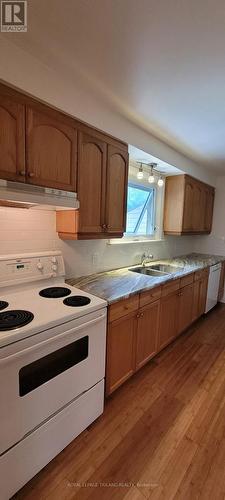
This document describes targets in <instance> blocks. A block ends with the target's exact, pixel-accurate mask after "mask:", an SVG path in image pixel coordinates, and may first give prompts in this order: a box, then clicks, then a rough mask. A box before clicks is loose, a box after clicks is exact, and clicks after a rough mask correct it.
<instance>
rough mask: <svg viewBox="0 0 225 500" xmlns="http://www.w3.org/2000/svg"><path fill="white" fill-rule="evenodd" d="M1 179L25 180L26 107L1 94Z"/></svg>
mask: <svg viewBox="0 0 225 500" xmlns="http://www.w3.org/2000/svg"><path fill="white" fill-rule="evenodd" d="M0 179H8V180H12V181H20V182H21V181H22V182H24V181H25V107H24V106H23V105H22V104H20V103H19V102H17V101H16V100H14V99H13V98H11V97H7V96H4V95H0Z"/></svg>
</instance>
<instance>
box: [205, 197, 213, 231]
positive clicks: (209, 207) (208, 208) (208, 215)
mask: <svg viewBox="0 0 225 500" xmlns="http://www.w3.org/2000/svg"><path fill="white" fill-rule="evenodd" d="M205 192H206V200H205V212H204V231H206V232H207V233H210V232H211V229H212V221H213V207H214V196H215V193H214V190H213V189H206V191H205Z"/></svg>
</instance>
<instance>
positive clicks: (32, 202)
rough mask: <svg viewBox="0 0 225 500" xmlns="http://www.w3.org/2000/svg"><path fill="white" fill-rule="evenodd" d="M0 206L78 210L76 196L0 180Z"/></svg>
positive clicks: (68, 192)
mask: <svg viewBox="0 0 225 500" xmlns="http://www.w3.org/2000/svg"><path fill="white" fill-rule="evenodd" d="M0 206H4V207H16V208H29V209H33V210H57V209H59V210H74V209H78V208H79V201H78V200H77V194H76V193H72V192H70V191H62V190H59V189H51V188H44V187H40V186H33V185H31V184H23V183H22V182H12V181H5V180H2V179H0Z"/></svg>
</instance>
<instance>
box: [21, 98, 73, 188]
mask: <svg viewBox="0 0 225 500" xmlns="http://www.w3.org/2000/svg"><path fill="white" fill-rule="evenodd" d="M26 158H27V182H29V183H31V184H36V185H38V186H45V187H50V188H56V189H63V190H67V191H75V190H76V171H77V131H76V129H75V128H73V127H72V126H71V125H69V124H67V122H66V119H65V117H64V115H61V114H60V113H58V115H57V118H56V116H55V113H54V114H53V115H51V111H49V110H48V111H47V110H46V108H45V107H44V106H41V105H40V106H39V105H37V106H34V107H33V106H28V107H27V110H26Z"/></svg>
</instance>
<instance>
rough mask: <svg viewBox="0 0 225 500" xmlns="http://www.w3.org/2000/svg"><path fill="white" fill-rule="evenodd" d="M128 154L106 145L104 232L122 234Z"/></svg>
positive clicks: (124, 221)
mask: <svg viewBox="0 0 225 500" xmlns="http://www.w3.org/2000/svg"><path fill="white" fill-rule="evenodd" d="M127 177H128V153H127V152H126V151H122V150H120V149H119V148H116V147H115V146H111V145H108V156H107V181H106V182H107V184H106V218H105V223H106V231H107V233H121V234H122V233H123V232H124V231H125V226H126V200H127Z"/></svg>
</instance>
